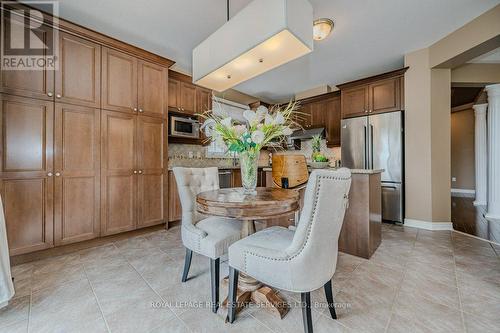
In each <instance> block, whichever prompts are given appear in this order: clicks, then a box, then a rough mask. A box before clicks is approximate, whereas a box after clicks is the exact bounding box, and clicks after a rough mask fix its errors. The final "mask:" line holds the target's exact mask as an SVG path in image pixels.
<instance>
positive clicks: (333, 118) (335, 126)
mask: <svg viewBox="0 0 500 333" xmlns="http://www.w3.org/2000/svg"><path fill="white" fill-rule="evenodd" d="M326 108H327V111H326V112H327V121H326V124H327V125H326V134H327V137H326V144H327V146H328V147H340V122H341V120H340V118H341V116H340V97H337V98H333V99H330V100H328V101H327V102H326Z"/></svg>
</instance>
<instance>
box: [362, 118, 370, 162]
mask: <svg viewBox="0 0 500 333" xmlns="http://www.w3.org/2000/svg"><path fill="white" fill-rule="evenodd" d="M363 127H364V133H363V134H364V137H365V138H364V139H365V140H364V142H365V161H364V166H365V169H368V168H369V166H368V143H367V139H368V133H367V132H368V127H366V125H364V126H363Z"/></svg>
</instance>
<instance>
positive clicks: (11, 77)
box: [0, 15, 54, 100]
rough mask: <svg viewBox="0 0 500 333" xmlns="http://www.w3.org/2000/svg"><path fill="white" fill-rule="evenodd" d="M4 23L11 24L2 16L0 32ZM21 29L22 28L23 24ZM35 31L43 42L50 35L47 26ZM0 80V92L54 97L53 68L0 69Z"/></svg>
mask: <svg viewBox="0 0 500 333" xmlns="http://www.w3.org/2000/svg"><path fill="white" fill-rule="evenodd" d="M2 16H3V15H2ZM6 24H11V22H10V19H8V18H7V16H3V22H2V29H1V30H2V32H1V33H2V34H3V32H4V31H5V27H6ZM37 26H38V25H37ZM21 29H24V26H23V27H21ZM37 31H39V32H37V37H38V38H40V40H41V41H43V42H44V43H47V41H48V39H49V38H51V36H52V30H51V28H49V27H46V26H42V27H39V28H38V29H37ZM4 37H6V36H4ZM0 82H1V84H0V92H4V93H8V94H12V95H17V96H25V97H31V98H37V99H45V100H53V99H54V95H53V94H54V71H53V70H49V69H46V70H11V71H4V70H0ZM49 95H50V96H49Z"/></svg>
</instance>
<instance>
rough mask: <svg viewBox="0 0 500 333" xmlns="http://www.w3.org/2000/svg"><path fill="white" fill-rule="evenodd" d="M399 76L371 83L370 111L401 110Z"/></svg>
mask: <svg viewBox="0 0 500 333" xmlns="http://www.w3.org/2000/svg"><path fill="white" fill-rule="evenodd" d="M400 87H401V86H400V83H399V78H391V79H387V80H383V81H379V82H375V83H372V84H370V112H371V113H373V112H390V111H398V110H400V105H401V103H400V92H399V90H400Z"/></svg>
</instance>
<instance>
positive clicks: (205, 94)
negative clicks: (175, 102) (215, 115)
mask: <svg viewBox="0 0 500 333" xmlns="http://www.w3.org/2000/svg"><path fill="white" fill-rule="evenodd" d="M208 110H212V90H209V89H206V88H202V87H196V113H200V114H201V113H204V112H207V111H208Z"/></svg>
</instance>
